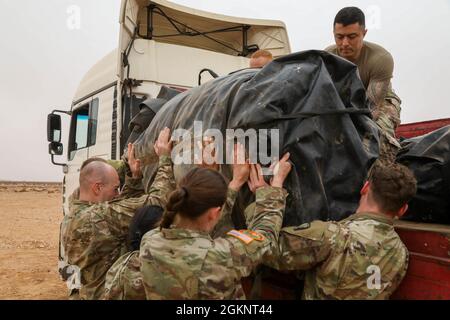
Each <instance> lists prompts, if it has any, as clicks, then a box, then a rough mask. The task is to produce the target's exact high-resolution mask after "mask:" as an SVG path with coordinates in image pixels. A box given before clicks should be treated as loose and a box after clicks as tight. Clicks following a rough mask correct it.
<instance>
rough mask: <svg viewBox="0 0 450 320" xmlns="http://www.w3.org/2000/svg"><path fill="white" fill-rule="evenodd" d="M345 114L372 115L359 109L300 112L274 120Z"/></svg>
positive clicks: (368, 111) (366, 110)
mask: <svg viewBox="0 0 450 320" xmlns="http://www.w3.org/2000/svg"><path fill="white" fill-rule="evenodd" d="M345 114H365V115H371V112H370V110H368V109H357V108H346V109H342V110H326V111H320V112H298V113H294V114H290V115H285V116H280V117H278V118H276V119H273V120H294V119H302V118H303V119H304V118H312V117H320V116H334V115H345Z"/></svg>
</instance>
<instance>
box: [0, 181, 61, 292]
mask: <svg viewBox="0 0 450 320" xmlns="http://www.w3.org/2000/svg"><path fill="white" fill-rule="evenodd" d="M61 219H62V198H61V185H60V184H50V183H7V182H0V299H2V300H12V299H13V300H23V299H31V300H62V299H66V285H65V283H64V282H62V281H61V280H60V278H59V275H58V270H57V269H58V267H57V265H58V238H59V224H60V222H61Z"/></svg>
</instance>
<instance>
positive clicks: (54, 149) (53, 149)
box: [48, 142, 64, 156]
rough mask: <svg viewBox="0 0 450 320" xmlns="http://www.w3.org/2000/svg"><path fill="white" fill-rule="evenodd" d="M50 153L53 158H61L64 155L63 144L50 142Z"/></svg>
mask: <svg viewBox="0 0 450 320" xmlns="http://www.w3.org/2000/svg"><path fill="white" fill-rule="evenodd" d="M48 153H49V154H51V155H52V156H61V155H62V154H63V153H64V147H63V144H62V143H61V142H50V144H49V145H48Z"/></svg>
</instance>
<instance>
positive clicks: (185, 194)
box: [180, 187, 189, 199]
mask: <svg viewBox="0 0 450 320" xmlns="http://www.w3.org/2000/svg"><path fill="white" fill-rule="evenodd" d="M180 190H181V191H182V192H183V198H184V199H186V198H187V197H188V196H189V192H188V190H187V189H186V187H181V189H180Z"/></svg>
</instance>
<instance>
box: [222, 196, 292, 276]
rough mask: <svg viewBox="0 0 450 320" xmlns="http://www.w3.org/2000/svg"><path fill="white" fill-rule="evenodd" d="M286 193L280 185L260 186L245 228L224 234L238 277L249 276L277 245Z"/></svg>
mask: <svg viewBox="0 0 450 320" xmlns="http://www.w3.org/2000/svg"><path fill="white" fill-rule="evenodd" d="M286 197H287V192H286V190H284V189H281V188H274V187H264V188H259V189H258V190H257V191H256V206H255V214H254V215H253V216H252V218H251V220H250V221H249V225H248V230H244V231H240V232H238V231H236V230H232V231H231V232H229V233H228V234H227V237H226V238H225V240H226V241H228V242H229V243H230V246H231V255H232V259H233V267H234V269H235V271H236V272H237V273H238V275H239V277H246V276H249V275H250V273H251V272H252V270H253V269H254V267H256V266H257V265H258V264H260V263H261V262H262V260H263V257H264V256H265V255H266V254H267V253H268V252H270V251H271V250H272V249H273V248H274V247H275V246H276V244H277V240H278V234H279V232H280V229H281V224H282V222H283V213H284V209H285V205H286Z"/></svg>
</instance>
